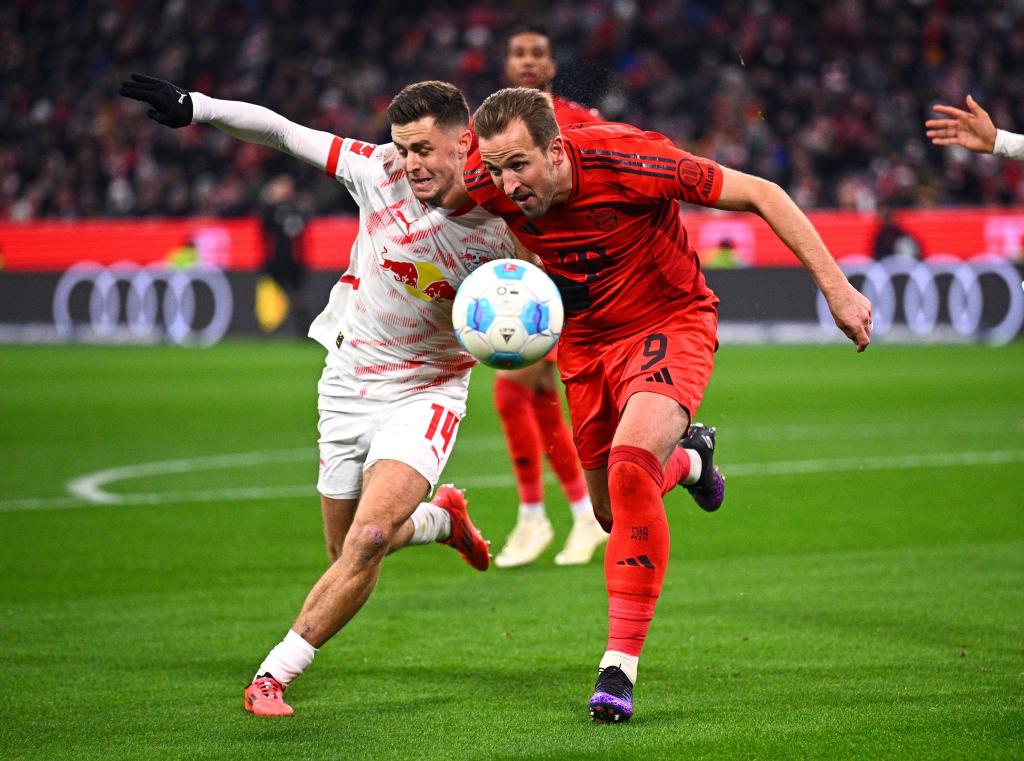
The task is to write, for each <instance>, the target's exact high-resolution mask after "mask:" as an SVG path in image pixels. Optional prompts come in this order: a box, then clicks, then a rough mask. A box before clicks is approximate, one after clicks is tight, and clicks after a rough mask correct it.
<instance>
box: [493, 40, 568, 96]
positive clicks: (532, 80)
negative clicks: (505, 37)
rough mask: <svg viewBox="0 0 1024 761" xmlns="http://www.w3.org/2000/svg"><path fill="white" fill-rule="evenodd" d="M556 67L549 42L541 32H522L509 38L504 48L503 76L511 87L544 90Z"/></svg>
mask: <svg viewBox="0 0 1024 761" xmlns="http://www.w3.org/2000/svg"><path fill="white" fill-rule="evenodd" d="M557 68H558V67H557V65H556V64H555V59H554V58H552V57H551V43H550V42H549V41H548V38H547V37H545V36H544V35H543V34H536V33H535V32H523V33H522V34H517V35H515V36H513V37H511V38H509V41H508V47H507V48H506V50H505V77H506V78H507V79H508V81H509V84H511V85H512V86H513V87H533V88H536V89H537V90H546V89H547V88H548V86H549V85H550V84H551V80H553V79H554V78H555V72H556V71H557Z"/></svg>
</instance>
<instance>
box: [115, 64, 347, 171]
mask: <svg viewBox="0 0 1024 761" xmlns="http://www.w3.org/2000/svg"><path fill="white" fill-rule="evenodd" d="M118 92H119V93H120V94H121V95H123V96H124V97H126V98H132V99H134V100H140V101H142V102H144V103H148V104H149V105H150V110H149V112H148V113H147V115H148V116H149V118H150V119H153V120H154V121H157V122H160V123H161V124H165V125H167V126H169V127H185V126H188V125H189V124H199V123H207V124H212V125H213V126H214V127H216V128H217V129H219V130H221V131H222V132H226V133H227V134H229V135H231V136H232V137H236V138H239V139H240V140H245V141H246V142H249V143H259V144H260V145H266V146H268V147H270V148H274V149H276V150H279V151H283V152H284V153H288V154H290V155H292V156H295V157H296V158H299V159H302V160H303V161H306V162H308V163H310V164H313V165H314V166H316V167H318V168H320V169H324V168H325V167H326V166H327V164H328V157H329V156H330V153H331V146H332V144H333V143H334V141H335V136H334V135H332V134H330V133H329V132H320V131H319V130H314V129H310V128H308V127H303V126H302V125H300V124H296V123H295V122H292V121H289V120H288V119H286V118H284V117H283V116H281V115H280V114H278V113H275V112H274V111H271V110H270V109H268V108H264V107H263V106H256V105H253V104H252V103H243V102H242V101H236V100H219V99H217V98H210V97H208V96H206V95H203V94H202V93H198V92H191V93H190V92H186V91H185V90H183V89H182V88H180V87H178V86H176V85H174V84H171V83H170V82H167V81H164V80H162V79H155V78H153V77H149V76H146V75H145V74H132V76H131V79H129V80H127V81H125V82H124V83H123V84H122V85H121V89H120V90H119V91H118Z"/></svg>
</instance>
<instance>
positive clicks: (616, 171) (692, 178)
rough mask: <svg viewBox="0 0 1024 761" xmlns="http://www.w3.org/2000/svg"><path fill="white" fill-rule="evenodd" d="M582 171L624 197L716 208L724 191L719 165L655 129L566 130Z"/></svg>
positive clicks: (591, 127)
mask: <svg viewBox="0 0 1024 761" xmlns="http://www.w3.org/2000/svg"><path fill="white" fill-rule="evenodd" d="M565 135H566V137H568V138H569V140H570V141H572V143H573V144H574V145H575V146H576V150H577V151H578V157H577V158H578V161H579V166H580V168H581V169H583V170H584V172H585V173H587V174H591V173H593V174H594V175H595V176H599V177H601V178H602V179H603V180H604V181H608V182H612V183H614V184H616V185H617V186H619V188H620V189H621V190H622V192H623V193H624V194H625V195H626V196H627V197H631V198H633V199H635V200H638V201H643V200H644V199H675V200H679V201H686V202H687V203H692V204H697V205H698V206H714V204H715V203H716V202H717V201H718V197H719V196H720V195H721V194H722V167H721V166H720V165H719V164H718V163H717V162H715V161H712V160H711V159H706V158H704V157H702V156H697V155H695V154H692V153H687V152H686V151H684V150H682V149H681V148H677V147H676V146H675V144H674V143H673V142H672V141H671V140H669V139H668V138H667V137H665V136H664V135H662V134H661V133H659V132H644V131H642V130H639V129H637V128H635V127H631V126H629V125H625V124H610V123H608V124H600V125H597V124H595V125H589V126H588V125H584V126H581V127H578V128H576V129H571V128H570V129H568V130H566V131H565Z"/></svg>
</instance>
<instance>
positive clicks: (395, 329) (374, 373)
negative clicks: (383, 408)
mask: <svg viewBox="0 0 1024 761" xmlns="http://www.w3.org/2000/svg"><path fill="white" fill-rule="evenodd" d="M191 96H192V121H193V122H195V123H200V122H206V123H209V124H212V125H213V126H215V127H216V128H217V129H219V130H221V131H223V132H226V133H227V134H229V135H232V136H234V137H237V138H240V139H242V140H246V141H249V142H253V143H259V144H261V145H268V146H271V147H272V148H275V149H277V150H280V151H284V152H285V153H289V154H291V155H292V156H295V157H297V158H300V159H302V160H303V161H307V162H309V163H310V164H313V165H314V166H317V167H319V168H321V169H324V170H325V171H326V172H327V174H328V175H330V176H331V177H334V178H336V179H337V180H339V181H340V182H342V183H343V184H344V185H345V187H346V188H347V189H348V191H349V193H351V194H352V197H353V198H354V199H355V201H356V203H357V204H359V234H358V236H357V238H356V243H355V245H354V246H353V247H352V255H351V260H350V263H349V267H348V271H347V272H346V273H345V274H344V275H343V276H342V278H341V280H340V281H339V283H338V284H337V285H336V286H335V287H334V289H333V290H332V292H331V299H330V302H329V303H328V306H327V309H325V310H324V312H323V313H322V314H321V315H320V316H319V317H317V318H316V320H314V322H313V324H312V326H311V327H310V330H309V335H310V336H311V337H313V338H315V339H316V340H318V341H319V342H320V343H322V344H323V345H324V346H326V347H327V350H328V358H327V366H326V368H325V369H324V374H323V376H322V377H321V380H320V393H321V395H322V398H321V406H323V405H324V404H325V403H328V404H329V398H330V397H331V396H338V395H341V396H344V395H348V394H352V393H356V394H358V395H360V396H364V397H367V398H373V399H396V398H398V397H400V396H402V395H406V394H409V393H415V392H417V391H422V390H424V389H437V390H438V391H439V392H442V393H447V394H449V395H450V394H452V393H454V394H455V395H457V396H458V395H461V397H462V398H463V399H464V398H465V392H466V389H467V387H468V385H469V369H470V368H471V367H472V366H473V364H474V363H475V360H473V358H472V357H470V355H469V354H467V353H466V352H464V351H462V349H461V347H460V346H459V344H458V342H457V341H456V340H455V333H454V331H453V329H452V320H451V316H452V299H454V298H455V291H456V290H457V289H458V287H459V284H460V283H461V282H462V281H463V279H464V278H465V277H466V275H468V274H469V273H470V272H471V271H472V270H473V269H474V268H475V267H477V266H478V265H480V264H482V263H484V262H486V261H489V260H491V259H504V258H509V257H511V256H513V255H514V251H515V249H514V245H513V243H512V238H511V235H510V233H509V231H508V228H507V227H506V225H505V222H504V221H503V220H501V219H499V218H498V217H494V216H492V215H491V214H489V213H487V212H486V211H484V210H483V209H482V208H480V207H479V206H476V205H475V204H473V203H472V202H470V203H469V204H468V205H467V208H465V209H456V210H449V209H438V208H434V207H431V206H427V205H426V204H422V203H420V202H419V201H418V200H417V199H416V197H415V196H414V195H413V193H412V188H411V187H410V186H409V183H408V182H407V181H406V179H405V172H404V171H403V169H402V165H401V159H400V157H399V155H398V151H397V149H396V148H395V146H394V144H392V143H388V144H386V145H371V144H369V143H363V142H360V141H359V140H353V139H351V138H349V139H345V140H343V139H341V138H340V137H337V136H335V135H332V134H331V133H329V132H323V131H320V130H314V129H310V128H309V127H303V126H302V125H300V124H296V123H295V122H292V121H289V120H288V119H286V118H285V117H283V116H281V115H280V114H277V113H274V112H273V111H271V110H269V109H266V108H263V107H262V106H257V105H255V104H252V103H244V102H241V101H233V100H220V99H218V98H211V97H209V96H207V95H204V94H202V93H199V92H193V93H191ZM339 336H340V337H341V340H339ZM323 397H327V399H326V400H325V399H324V398H323Z"/></svg>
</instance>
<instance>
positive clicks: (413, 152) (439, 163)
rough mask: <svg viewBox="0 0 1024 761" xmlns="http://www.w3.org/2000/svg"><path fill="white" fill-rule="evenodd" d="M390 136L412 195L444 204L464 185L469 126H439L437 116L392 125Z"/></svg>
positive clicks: (431, 203)
mask: <svg viewBox="0 0 1024 761" xmlns="http://www.w3.org/2000/svg"><path fill="white" fill-rule="evenodd" d="M391 140H392V141H393V142H394V144H395V147H396V148H398V154H399V155H400V156H401V157H402V168H403V169H405V176H406V179H408V180H409V185H411V186H412V192H413V195H415V196H416V198H417V199H419V200H420V201H423V202H424V203H428V204H430V205H431V206H444V205H445V202H446V201H448V200H450V199H451V198H453V197H454V196H456V195H458V194H459V193H460V192H461V191H462V188H463V187H464V185H463V182H462V172H463V170H464V169H465V165H466V154H467V153H468V152H469V146H470V143H471V141H472V135H471V134H470V132H469V130H468V129H461V128H459V127H439V126H437V124H436V123H435V122H434V117H432V116H425V117H423V118H422V119H418V120H416V121H414V122H409V123H408V124H402V125H396V124H392V125H391Z"/></svg>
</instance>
